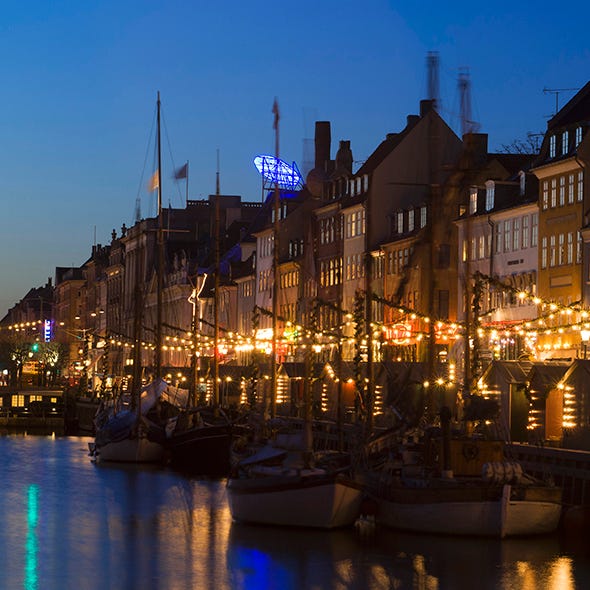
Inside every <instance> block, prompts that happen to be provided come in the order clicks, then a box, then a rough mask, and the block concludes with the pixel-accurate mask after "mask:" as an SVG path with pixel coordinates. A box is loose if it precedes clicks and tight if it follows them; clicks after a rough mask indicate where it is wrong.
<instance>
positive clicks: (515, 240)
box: [512, 217, 520, 252]
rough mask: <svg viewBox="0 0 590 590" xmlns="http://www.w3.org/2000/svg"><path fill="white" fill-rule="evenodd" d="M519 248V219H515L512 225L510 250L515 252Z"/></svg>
mask: <svg viewBox="0 0 590 590" xmlns="http://www.w3.org/2000/svg"><path fill="white" fill-rule="evenodd" d="M519 248H520V218H518V217H517V218H516V219H515V220H514V221H513V225H512V249H513V250H514V251H515V252H516V251H517V250H518V249H519Z"/></svg>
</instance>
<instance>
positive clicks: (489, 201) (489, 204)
mask: <svg viewBox="0 0 590 590" xmlns="http://www.w3.org/2000/svg"><path fill="white" fill-rule="evenodd" d="M493 208H494V182H493V181H492V180H489V181H488V182H486V211H491V210H492V209H493Z"/></svg>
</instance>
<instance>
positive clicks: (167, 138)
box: [160, 105, 183, 209]
mask: <svg viewBox="0 0 590 590" xmlns="http://www.w3.org/2000/svg"><path fill="white" fill-rule="evenodd" d="M160 119H161V120H162V123H163V124H164V135H165V136H166V145H167V146H168V153H169V154H170V162H171V163H172V173H173V174H175V173H176V164H175V163H174V157H173V156H172V147H171V145H170V136H169V135H168V127H167V126H166V118H165V117H164V109H163V108H162V106H161V105H160ZM174 185H175V186H176V190H177V192H178V200H179V202H180V209H182V208H183V206H182V205H183V198H182V195H181V194H180V185H179V183H178V182H177V181H176V179H175V181H174Z"/></svg>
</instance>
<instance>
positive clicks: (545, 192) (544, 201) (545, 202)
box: [542, 180, 549, 209]
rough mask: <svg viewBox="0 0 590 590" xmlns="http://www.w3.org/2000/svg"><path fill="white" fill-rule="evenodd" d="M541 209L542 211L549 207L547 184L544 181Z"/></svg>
mask: <svg viewBox="0 0 590 590" xmlns="http://www.w3.org/2000/svg"><path fill="white" fill-rule="evenodd" d="M542 207H543V209H547V207H549V183H548V182H547V181H546V180H544V181H543V197H542Z"/></svg>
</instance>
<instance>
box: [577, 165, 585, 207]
mask: <svg viewBox="0 0 590 590" xmlns="http://www.w3.org/2000/svg"><path fill="white" fill-rule="evenodd" d="M583 200H584V173H583V172H578V202H580V201H583Z"/></svg>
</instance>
